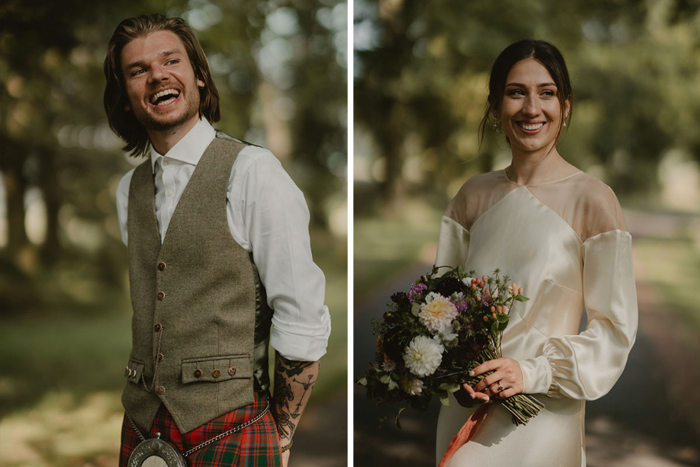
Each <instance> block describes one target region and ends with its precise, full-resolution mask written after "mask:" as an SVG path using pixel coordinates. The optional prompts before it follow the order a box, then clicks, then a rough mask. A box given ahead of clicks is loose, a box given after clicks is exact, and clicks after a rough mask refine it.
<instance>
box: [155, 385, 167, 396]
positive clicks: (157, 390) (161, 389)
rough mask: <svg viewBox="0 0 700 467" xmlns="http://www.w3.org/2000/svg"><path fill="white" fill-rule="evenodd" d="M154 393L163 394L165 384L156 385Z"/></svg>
mask: <svg viewBox="0 0 700 467" xmlns="http://www.w3.org/2000/svg"><path fill="white" fill-rule="evenodd" d="M156 394H158V395H159V396H162V395H163V394H165V386H158V389H156Z"/></svg>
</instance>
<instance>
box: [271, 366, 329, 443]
mask: <svg viewBox="0 0 700 467" xmlns="http://www.w3.org/2000/svg"><path fill="white" fill-rule="evenodd" d="M318 368H319V362H318V361H316V362H297V361H292V360H287V359H286V358H284V357H282V356H281V355H280V354H276V357H275V392H274V396H273V402H274V403H273V414H274V416H275V423H276V424H277V434H278V435H279V439H280V446H282V447H284V446H286V445H288V444H289V443H290V442H291V441H292V436H294V431H295V430H296V428H297V425H298V424H299V417H301V414H302V412H304V407H306V403H307V402H308V400H309V396H310V395H311V390H312V389H313V387H314V384H316V378H317V377H318Z"/></svg>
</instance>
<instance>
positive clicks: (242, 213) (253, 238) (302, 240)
mask: <svg viewBox="0 0 700 467" xmlns="http://www.w3.org/2000/svg"><path fill="white" fill-rule="evenodd" d="M228 209H229V212H228V216H229V225H230V227H231V230H232V234H233V236H234V239H236V241H237V242H238V243H239V244H241V246H243V247H244V248H246V249H248V250H249V251H252V253H253V261H254V262H255V265H256V267H257V269H258V272H259V274H260V279H261V280H262V283H263V284H264V285H265V290H266V292H267V300H268V304H269V305H270V307H271V308H272V310H273V312H274V314H273V317H272V324H273V329H272V332H271V335H270V343H271V345H272V347H274V348H275V350H277V351H278V352H279V353H280V354H281V355H282V356H284V357H285V358H287V359H289V360H303V361H315V360H318V359H320V358H321V357H322V356H323V355H324V354H325V353H326V347H327V344H328V337H329V335H330V330H331V326H330V314H329V312H328V308H327V307H326V306H325V305H324V297H325V288H326V280H325V277H324V275H323V272H322V271H321V269H320V268H319V267H318V266H317V265H316V264H315V263H314V261H313V258H312V255H311V245H310V238H309V210H308V207H307V205H306V201H305V200H304V196H303V194H302V192H301V191H300V190H299V188H297V186H296V185H295V184H294V182H293V181H292V179H291V178H290V177H289V175H288V174H287V172H285V171H284V169H283V168H282V166H281V164H280V162H279V161H278V160H277V158H275V157H274V156H273V155H272V153H270V152H269V151H267V150H265V149H262V148H258V147H255V146H248V147H246V148H245V149H243V150H242V151H241V152H240V154H239V155H238V158H237V160H236V163H235V164H234V167H233V170H232V173H231V180H230V183H229V203H228Z"/></svg>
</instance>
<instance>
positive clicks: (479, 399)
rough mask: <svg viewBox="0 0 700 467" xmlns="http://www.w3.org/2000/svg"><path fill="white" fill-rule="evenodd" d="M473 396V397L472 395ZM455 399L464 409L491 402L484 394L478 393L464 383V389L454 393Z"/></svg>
mask: <svg viewBox="0 0 700 467" xmlns="http://www.w3.org/2000/svg"><path fill="white" fill-rule="evenodd" d="M472 394H473V395H472ZM454 396H455V399H457V402H458V403H459V405H461V406H462V407H467V408H470V407H474V406H476V405H480V404H483V403H486V402H488V401H489V396H487V395H486V394H484V393H483V392H479V393H477V392H476V391H474V390H473V389H472V387H471V386H469V385H468V384H466V383H464V384H463V385H462V389H460V390H459V391H457V392H455V393H454Z"/></svg>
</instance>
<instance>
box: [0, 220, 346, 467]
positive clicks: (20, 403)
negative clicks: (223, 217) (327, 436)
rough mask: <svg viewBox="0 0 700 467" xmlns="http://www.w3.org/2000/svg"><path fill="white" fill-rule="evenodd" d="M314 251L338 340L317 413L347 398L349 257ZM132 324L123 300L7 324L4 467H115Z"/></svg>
mask: <svg viewBox="0 0 700 467" xmlns="http://www.w3.org/2000/svg"><path fill="white" fill-rule="evenodd" d="M312 244H313V245H314V259H315V260H316V262H317V264H318V265H319V266H320V267H321V268H322V269H323V271H324V273H325V274H326V280H327V284H326V295H327V299H326V304H327V305H328V307H329V309H330V310H331V316H332V319H333V332H332V336H331V339H330V342H329V348H328V354H327V355H326V357H324V359H323V362H322V372H323V373H322V377H321V378H320V379H319V381H318V383H317V385H316V390H315V391H314V395H313V397H312V398H311V400H310V405H309V407H310V408H312V407H313V406H314V405H315V404H318V403H320V402H322V401H323V400H324V399H326V398H328V397H330V396H332V395H335V394H338V393H339V392H343V391H345V388H346V378H347V376H346V375H347V365H346V362H347V292H346V288H347V287H346V285H347V274H346V266H345V255H346V250H345V247H344V245H340V243H339V242H338V241H337V240H334V239H333V238H331V237H330V236H328V234H325V233H322V232H320V233H319V232H314V235H313V238H312ZM75 285H76V287H81V284H80V283H76V284H75ZM78 309H79V311H78ZM130 322H131V311H130V306H129V304H128V298H127V297H126V296H125V294H121V297H120V298H118V299H116V300H115V299H114V298H113V296H112V297H111V298H110V299H109V300H106V301H102V302H95V303H94V304H93V306H85V303H82V304H81V305H80V307H76V308H75V309H71V308H70V307H67V308H65V309H63V310H39V311H37V312H36V313H34V314H32V315H30V316H22V317H15V318H13V319H11V320H5V321H4V322H2V324H1V326H0V368H1V371H0V417H2V419H1V421H0V465H3V466H7V467H10V466H20V465H22V466H37V467H39V466H56V467H61V466H73V465H81V466H88V465H94V466H102V465H105V466H107V465H110V466H111V465H115V464H116V455H117V451H118V447H119V432H120V429H121V422H122V417H123V411H122V407H121V402H120V393H121V389H122V387H123V385H124V378H123V372H124V365H125V361H126V359H127V357H128V354H129V350H130V347H131V330H130Z"/></svg>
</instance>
